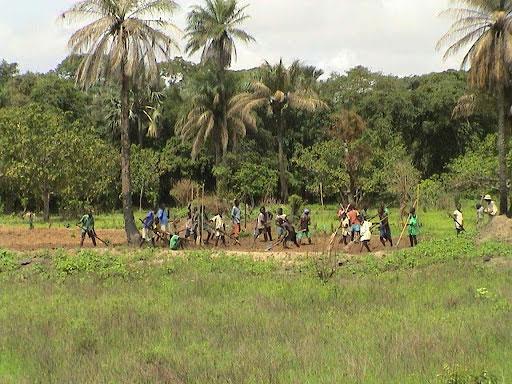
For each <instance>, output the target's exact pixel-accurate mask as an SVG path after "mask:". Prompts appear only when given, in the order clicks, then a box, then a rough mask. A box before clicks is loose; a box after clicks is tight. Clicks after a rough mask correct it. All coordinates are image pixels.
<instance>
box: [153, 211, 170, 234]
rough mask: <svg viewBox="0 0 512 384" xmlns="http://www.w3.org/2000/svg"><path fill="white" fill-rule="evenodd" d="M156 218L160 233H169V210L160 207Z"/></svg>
mask: <svg viewBox="0 0 512 384" xmlns="http://www.w3.org/2000/svg"><path fill="white" fill-rule="evenodd" d="M156 217H157V218H158V220H159V222H160V231H162V232H169V210H166V209H165V208H164V207H163V206H161V207H160V208H159V209H158V211H157V213H156Z"/></svg>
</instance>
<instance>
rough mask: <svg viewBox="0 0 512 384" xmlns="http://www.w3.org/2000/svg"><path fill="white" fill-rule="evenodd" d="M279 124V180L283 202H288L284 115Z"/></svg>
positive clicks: (280, 115)
mask: <svg viewBox="0 0 512 384" xmlns="http://www.w3.org/2000/svg"><path fill="white" fill-rule="evenodd" d="M278 119H279V122H278V124H279V126H278V129H277V144H278V163H279V182H280V185H281V202H282V203H283V204H286V203H287V202H288V178H287V175H286V166H287V159H286V154H285V153H284V144H283V141H284V120H283V116H282V114H281V113H280V114H279V117H278Z"/></svg>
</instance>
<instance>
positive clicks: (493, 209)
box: [484, 195, 498, 220]
mask: <svg viewBox="0 0 512 384" xmlns="http://www.w3.org/2000/svg"><path fill="white" fill-rule="evenodd" d="M484 201H485V202H486V203H487V207H486V208H484V213H486V214H488V215H489V220H492V219H493V217H494V216H496V215H497V214H498V207H497V206H496V203H495V202H494V201H493V200H492V198H491V195H485V196H484Z"/></svg>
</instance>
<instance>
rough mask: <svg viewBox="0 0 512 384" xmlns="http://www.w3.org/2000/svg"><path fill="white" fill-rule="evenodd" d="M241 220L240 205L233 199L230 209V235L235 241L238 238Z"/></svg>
mask: <svg viewBox="0 0 512 384" xmlns="http://www.w3.org/2000/svg"><path fill="white" fill-rule="evenodd" d="M241 219H242V211H241V210H240V203H239V201H238V200H237V199H235V201H234V203H233V208H231V223H232V225H233V226H232V229H231V235H232V236H233V238H234V239H235V240H238V238H239V237H240V231H241V230H242V227H241Z"/></svg>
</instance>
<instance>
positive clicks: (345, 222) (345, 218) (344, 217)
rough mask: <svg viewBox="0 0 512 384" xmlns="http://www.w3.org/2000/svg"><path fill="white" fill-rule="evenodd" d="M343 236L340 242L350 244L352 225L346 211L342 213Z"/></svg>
mask: <svg viewBox="0 0 512 384" xmlns="http://www.w3.org/2000/svg"><path fill="white" fill-rule="evenodd" d="M340 220H341V223H340V226H341V238H340V243H341V242H343V244H345V245H347V244H348V237H349V227H350V220H349V219H348V216H347V214H346V213H345V212H343V213H342V215H341V218H340Z"/></svg>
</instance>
